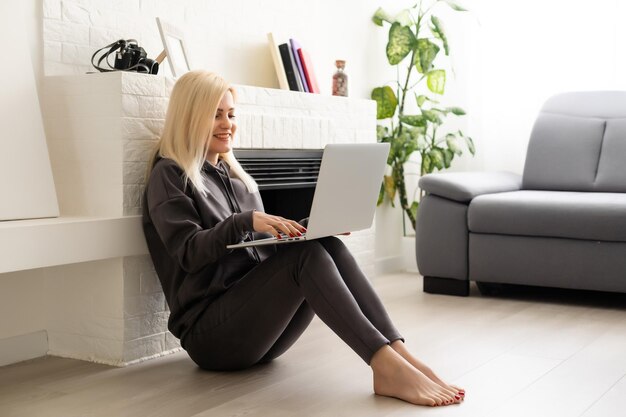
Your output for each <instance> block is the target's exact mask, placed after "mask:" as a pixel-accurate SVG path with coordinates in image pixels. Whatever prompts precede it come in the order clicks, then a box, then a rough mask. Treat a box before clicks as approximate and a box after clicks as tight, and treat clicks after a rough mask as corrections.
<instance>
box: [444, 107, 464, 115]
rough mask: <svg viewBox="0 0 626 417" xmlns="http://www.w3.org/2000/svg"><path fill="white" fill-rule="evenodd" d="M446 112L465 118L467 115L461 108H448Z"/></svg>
mask: <svg viewBox="0 0 626 417" xmlns="http://www.w3.org/2000/svg"><path fill="white" fill-rule="evenodd" d="M446 110H447V111H449V112H450V113H452V114H456V115H457V116H465V114H466V113H465V110H463V109H462V108H460V107H448V108H447V109H446Z"/></svg>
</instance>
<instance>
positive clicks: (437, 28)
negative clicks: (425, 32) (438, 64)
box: [430, 15, 450, 55]
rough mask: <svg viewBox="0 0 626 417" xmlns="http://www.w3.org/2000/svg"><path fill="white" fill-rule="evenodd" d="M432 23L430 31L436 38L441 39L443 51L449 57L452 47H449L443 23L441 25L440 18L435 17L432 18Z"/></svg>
mask: <svg viewBox="0 0 626 417" xmlns="http://www.w3.org/2000/svg"><path fill="white" fill-rule="evenodd" d="M430 21H431V22H432V24H433V25H432V26H431V28H430V30H431V31H432V32H433V35H435V38H437V39H441V42H443V50H444V51H445V52H446V55H449V54H450V47H449V45H448V38H447V37H446V33H445V32H444V30H443V23H441V20H439V18H438V17H437V16H435V15H432V16H430Z"/></svg>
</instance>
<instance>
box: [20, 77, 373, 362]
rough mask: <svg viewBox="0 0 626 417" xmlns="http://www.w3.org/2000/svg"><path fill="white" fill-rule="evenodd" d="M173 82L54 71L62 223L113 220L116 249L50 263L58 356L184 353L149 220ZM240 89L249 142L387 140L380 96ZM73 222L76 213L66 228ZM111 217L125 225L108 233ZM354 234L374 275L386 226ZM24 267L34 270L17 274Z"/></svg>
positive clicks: (46, 102)
mask: <svg viewBox="0 0 626 417" xmlns="http://www.w3.org/2000/svg"><path fill="white" fill-rule="evenodd" d="M173 83H174V80H172V79H170V78H165V77H161V76H151V75H143V74H133V73H119V72H116V73H106V74H85V75H73V76H53V77H46V78H45V84H44V94H43V97H42V108H43V114H44V122H45V128H46V136H47V142H48V148H49V153H50V159H51V163H52V168H53V174H54V180H55V185H56V191H57V195H58V200H59V206H60V212H61V214H62V215H61V218H60V219H51V221H52V222H53V223H54V222H56V224H57V226H58V227H59V230H60V231H59V236H66V235H68V236H69V234H68V233H69V232H67V231H66V229H67V230H69V228H70V227H77V228H80V227H83V228H86V227H87V226H86V225H90V226H89V227H92V228H93V230H99V229H98V228H97V227H96V226H98V225H101V226H102V227H101V229H103V231H102V236H103V237H102V242H104V241H105V240H107V239H108V240H111V242H112V246H114V248H113V249H111V250H106V251H105V250H101V251H99V250H98V248H99V247H100V246H104V245H105V244H104V243H101V241H100V239H99V236H100V235H93V234H92V233H85V234H84V236H85V237H83V238H82V239H84V241H82V242H74V246H76V247H80V246H84V247H87V248H91V247H95V248H96V249H95V250H93V251H92V252H90V253H91V254H90V255H88V256H87V255H86V256H85V257H80V256H78V255H75V254H72V253H70V254H68V253H62V252H63V251H64V249H63V248H64V244H60V245H58V246H59V249H58V251H59V255H58V256H56V257H55V256H51V257H50V259H49V260H47V261H46V262H44V263H43V264H42V265H37V267H44V268H45V269H46V298H47V301H46V303H45V306H44V308H45V309H46V311H45V315H46V322H47V327H46V329H45V330H46V332H47V343H48V347H47V352H48V354H50V355H56V356H63V357H71V358H77V359H83V360H89V361H94V362H101V363H106V364H111V365H116V366H125V365H128V364H132V363H135V362H138V361H141V360H145V359H148V358H152V357H156V356H160V355H163V354H166V353H169V352H173V351H176V350H179V349H180V345H179V343H178V340H177V339H176V338H175V337H173V336H172V335H171V334H170V333H169V332H168V331H167V318H168V315H169V313H168V310H167V305H166V303H165V299H164V296H163V293H162V291H161V288H160V284H159V281H158V279H157V276H156V274H155V272H154V268H153V266H152V262H151V261H150V257H149V255H147V249H146V246H145V242H144V241H143V236H142V235H141V224H140V216H139V214H140V213H141V208H140V201H141V200H140V196H141V194H142V191H143V187H144V173H145V167H146V161H147V158H148V149H149V148H150V147H151V145H152V144H153V143H154V141H155V140H156V138H157V137H158V135H159V132H160V130H161V128H162V126H163V119H164V117H165V110H166V107H167V100H168V99H167V97H168V95H169V92H170V91H171V88H172V86H173ZM236 89H237V92H238V103H237V107H238V115H237V119H238V125H239V129H238V134H237V137H236V138H235V146H237V147H241V148H266V149H272V148H289V149H302V148H305V149H308V148H310V149H319V148H323V147H324V146H325V145H326V144H327V143H350V142H361V143H362V142H375V141H376V117H375V116H376V105H375V103H374V102H373V101H370V100H361V99H346V98H342V97H329V96H321V95H317V94H305V93H295V92H290V91H282V90H275V89H268V88H258V87H251V86H236ZM64 219H73V220H72V221H70V222H69V223H67V224H66V223H64ZM76 219H78V220H76ZM64 224H65V226H64ZM109 224H116V225H118V227H119V228H120V229H123V230H122V231H120V232H119V233H118V234H117V235H115V233H117V232H115V231H112V232H111V233H113V235H114V236H113V237H109V235H108V234H107V237H104V236H105V234H106V233H108V231H107V230H106V229H108V228H109V227H108V226H106V225H109ZM57 226H55V227H57ZM115 236H132V239H130V241H131V242H130V243H129V242H127V241H126V239H120V238H119V237H117V238H116V237H115ZM115 239H118V240H117V241H116V240H115ZM342 239H343V240H344V241H345V243H346V245H347V246H348V247H349V248H350V249H351V250H352V252H353V253H354V255H355V257H356V258H357V260H358V262H359V264H360V265H361V267H362V268H363V270H364V271H365V272H366V274H368V276H372V275H373V274H374V227H372V228H371V229H369V230H365V231H361V232H357V233H353V234H352V235H351V236H349V237H342ZM122 240H124V242H122ZM111 242H109V243H111ZM70 246H71V245H70ZM109 246H111V245H109ZM18 263H19V262H17V261H16V265H17V264H18ZM31 267H33V266H31ZM20 268H21V269H27V267H25V266H21V267H20V266H19V265H18V266H15V267H13V270H19V269H20Z"/></svg>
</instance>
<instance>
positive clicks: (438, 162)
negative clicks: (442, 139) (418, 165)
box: [428, 148, 443, 170]
mask: <svg viewBox="0 0 626 417" xmlns="http://www.w3.org/2000/svg"><path fill="white" fill-rule="evenodd" d="M428 155H429V156H430V160H431V162H432V165H433V166H435V167H436V168H437V169H439V170H442V169H443V152H442V151H441V149H439V148H434V149H431V150H430V152H429V153H428Z"/></svg>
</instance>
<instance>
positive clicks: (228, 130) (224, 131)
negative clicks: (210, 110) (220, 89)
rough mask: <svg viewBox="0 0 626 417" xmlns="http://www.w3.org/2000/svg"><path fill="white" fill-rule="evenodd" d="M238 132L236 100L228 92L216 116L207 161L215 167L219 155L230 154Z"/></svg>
mask: <svg viewBox="0 0 626 417" xmlns="http://www.w3.org/2000/svg"><path fill="white" fill-rule="evenodd" d="M236 131H237V125H236V124H235V100H234V99H233V95H232V93H231V92H230V91H226V93H225V94H224V97H222V101H221V102H220V104H219V106H218V108H217V113H216V114H215V121H214V122H213V132H211V136H210V137H209V151H208V152H207V158H206V159H207V161H209V162H210V163H211V164H213V165H215V164H217V158H218V156H219V154H221V153H226V152H229V151H230V150H231V149H232V143H233V142H232V141H233V137H234V136H235V132H236Z"/></svg>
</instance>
